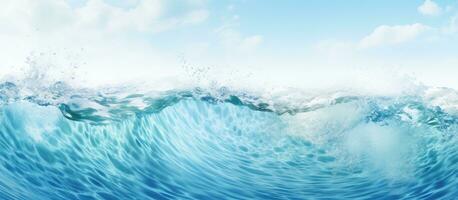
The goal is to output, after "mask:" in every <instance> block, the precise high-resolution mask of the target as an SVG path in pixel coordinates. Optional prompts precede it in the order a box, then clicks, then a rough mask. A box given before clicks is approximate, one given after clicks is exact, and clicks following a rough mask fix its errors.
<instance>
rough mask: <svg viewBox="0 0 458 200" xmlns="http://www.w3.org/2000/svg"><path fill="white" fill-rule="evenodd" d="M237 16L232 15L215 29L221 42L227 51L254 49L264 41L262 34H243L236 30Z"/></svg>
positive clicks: (237, 24)
mask: <svg viewBox="0 0 458 200" xmlns="http://www.w3.org/2000/svg"><path fill="white" fill-rule="evenodd" d="M239 19H240V18H239V16H238V15H235V16H233V17H232V18H231V19H230V21H229V22H228V23H226V24H224V25H223V26H221V27H219V28H218V29H216V30H215V33H216V34H217V35H218V37H219V39H220V42H221V44H222V45H223V46H224V47H225V48H226V49H228V50H229V51H234V50H235V51H240V52H249V51H253V50H254V49H256V48H257V47H258V46H259V45H261V44H262V42H263V41H264V37H263V36H262V35H249V36H245V35H242V33H240V31H238V26H239Z"/></svg>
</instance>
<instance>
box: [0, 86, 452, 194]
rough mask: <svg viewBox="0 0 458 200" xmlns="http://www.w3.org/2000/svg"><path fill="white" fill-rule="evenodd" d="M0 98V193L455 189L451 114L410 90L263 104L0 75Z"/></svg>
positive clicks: (226, 96) (247, 98) (236, 96)
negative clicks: (37, 86) (27, 84)
mask: <svg viewBox="0 0 458 200" xmlns="http://www.w3.org/2000/svg"><path fill="white" fill-rule="evenodd" d="M0 102H1V103H0V104H1V112H0V113H1V114H0V120H1V123H0V199H37V200H40V199H457V197H458V139H457V138H458V137H457V132H458V117H457V116H455V115H454V114H453V113H450V112H446V111H445V110H444V108H442V107H441V106H434V105H432V104H431V103H430V102H428V100H427V99H425V98H422V97H420V96H415V95H406V96H397V97H380V96H345V95H343V96H338V97H332V98H331V97H330V98H328V99H327V100H326V101H324V103H323V101H319V102H321V103H316V102H317V101H316V98H312V99H310V100H307V101H305V100H304V102H302V103H301V104H293V103H290V104H285V103H283V104H275V102H269V101H264V100H263V99H261V98H257V97H256V96H255V95H247V94H245V93H241V92H238V93H237V92H228V91H226V90H223V92H220V93H218V95H214V94H211V93H206V92H203V90H200V89H196V90H184V91H183V90H182V91H168V92H163V93H158V94H156V95H146V94H139V93H135V94H125V93H123V94H122V95H119V94H118V93H117V92H116V91H115V92H111V93H103V94H101V93H97V92H95V93H92V92H88V91H73V90H70V89H68V88H66V87H65V85H64V84H61V83H57V84H55V85H53V86H52V87H49V88H47V89H46V92H40V93H38V94H37V93H33V92H32V93H25V94H24V92H23V91H22V90H21V88H20V87H19V86H16V85H15V84H13V83H8V82H7V83H3V84H2V85H1V87H0ZM313 102H315V103H313ZM293 105H294V106H293Z"/></svg>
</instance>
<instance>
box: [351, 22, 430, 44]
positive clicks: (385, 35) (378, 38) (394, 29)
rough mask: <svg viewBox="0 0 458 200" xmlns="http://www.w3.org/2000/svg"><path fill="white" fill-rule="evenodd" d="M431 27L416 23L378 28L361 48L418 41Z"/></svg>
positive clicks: (364, 41) (363, 42)
mask: <svg viewBox="0 0 458 200" xmlns="http://www.w3.org/2000/svg"><path fill="white" fill-rule="evenodd" d="M431 29H432V28H430V27H429V26H426V25H423V24H420V23H415V24H410V25H397V26H387V25H382V26H379V27H377V28H376V29H375V30H374V31H373V32H372V33H371V34H369V35H368V36H366V37H365V38H363V39H362V40H361V41H360V46H361V47H363V48H368V47H376V46H384V45H394V44H400V43H404V42H408V41H411V40H414V39H416V38H417V37H419V36H420V35H422V34H424V33H425V32H427V31H428V30H431Z"/></svg>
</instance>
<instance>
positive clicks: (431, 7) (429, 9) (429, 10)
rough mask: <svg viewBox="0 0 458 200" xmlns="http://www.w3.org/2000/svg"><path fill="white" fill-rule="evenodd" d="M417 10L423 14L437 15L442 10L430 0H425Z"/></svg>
mask: <svg viewBox="0 0 458 200" xmlns="http://www.w3.org/2000/svg"><path fill="white" fill-rule="evenodd" d="M417 10H418V12H420V13H421V14H423V15H439V14H440V13H441V12H442V9H441V8H440V7H439V6H438V5H437V4H436V3H435V2H434V1H432V0H425V2H423V4H422V5H420V6H419V7H418V8H417Z"/></svg>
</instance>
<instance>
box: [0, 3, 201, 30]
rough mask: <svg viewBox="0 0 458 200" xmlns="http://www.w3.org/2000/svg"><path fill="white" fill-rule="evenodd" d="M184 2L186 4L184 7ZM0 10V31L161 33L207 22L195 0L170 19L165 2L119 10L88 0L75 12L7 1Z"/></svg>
mask: <svg viewBox="0 0 458 200" xmlns="http://www.w3.org/2000/svg"><path fill="white" fill-rule="evenodd" d="M186 2H187V3H186ZM2 3H3V5H2V7H0V13H1V14H0V22H2V23H1V24H2V27H0V30H2V31H4V32H8V31H10V32H11V31H20V32H21V31H31V30H40V31H56V30H59V29H63V28H72V29H74V30H78V31H85V30H87V29H91V30H97V31H116V32H120V31H125V32H132V31H134V32H160V31H165V30H170V29H173V28H177V27H180V26H185V25H191V24H197V23H200V22H202V21H204V20H206V19H207V17H208V11H207V10H206V9H205V8H204V6H203V4H200V3H199V4H197V3H196V2H195V0H188V1H185V2H184V3H183V4H184V5H185V6H187V7H186V9H185V10H184V11H183V12H182V13H180V14H175V15H171V14H169V13H167V6H168V5H169V4H168V3H169V2H168V1H165V0H141V1H138V3H137V4H135V5H134V6H133V7H132V8H122V7H118V6H115V5H111V4H108V3H106V2H105V1H103V0H88V1H86V3H85V4H84V5H83V6H81V7H77V8H73V7H71V6H70V5H69V4H68V2H66V1H59V0H6V2H2Z"/></svg>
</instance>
